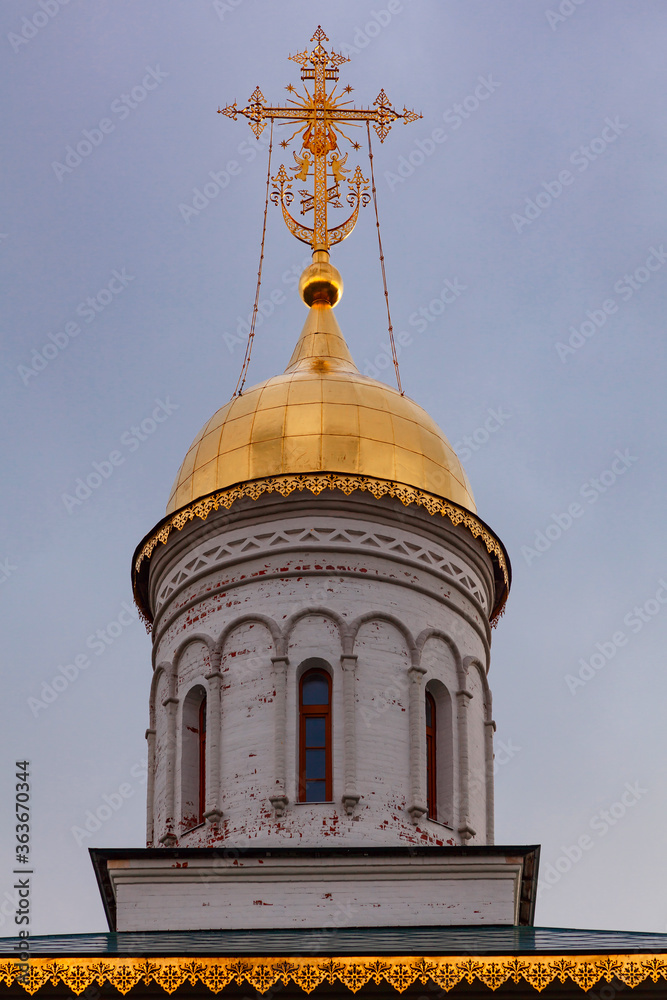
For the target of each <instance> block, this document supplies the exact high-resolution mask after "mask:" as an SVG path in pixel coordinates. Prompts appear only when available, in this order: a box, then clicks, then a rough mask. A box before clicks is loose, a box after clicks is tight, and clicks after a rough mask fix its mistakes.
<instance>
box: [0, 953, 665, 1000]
mask: <svg viewBox="0 0 667 1000" xmlns="http://www.w3.org/2000/svg"><path fill="white" fill-rule="evenodd" d="M646 979H650V980H651V981H652V982H653V983H657V982H658V981H659V980H667V955H651V954H645V955H633V954H630V955H558V956H549V955H521V956H508V955H497V956H485V957H483V958H476V957H470V956H467V957H460V956H455V957H448V956H444V957H437V958H435V957H434V958H419V957H415V956H398V957H385V956H382V957H376V958H373V957H361V958H360V957H344V958H327V959H321V960H319V961H318V960H317V959H316V958H312V957H308V956H304V957H298V958H245V957H244V958H231V957H230V958H218V957H210V958H207V957H203V958H202V957H197V958H193V957H189V958H171V957H168V958H111V957H106V956H90V957H79V958H57V959H54V958H31V959H30V960H29V962H28V963H25V964H23V965H22V964H21V963H19V962H17V961H11V962H6V963H4V964H3V963H0V982H2V981H4V982H5V983H6V984H7V986H8V987H10V988H11V987H12V986H14V987H16V986H22V987H23V989H24V990H25V992H26V993H29V994H33V993H37V991H38V990H40V989H41V988H42V986H45V985H46V984H47V983H48V984H50V985H51V986H57V985H58V984H59V983H63V984H64V985H65V986H66V987H67V988H68V989H69V990H71V991H72V992H73V993H75V994H77V995H78V994H81V993H83V991H84V990H85V989H87V988H88V987H89V986H90V985H91V984H92V983H97V985H98V986H103V985H104V984H107V983H108V984H109V985H110V986H112V987H113V988H114V989H116V990H117V991H118V992H119V993H121V994H125V993H129V991H130V990H131V989H132V988H133V987H134V986H136V985H137V984H138V983H140V982H143V984H144V985H146V986H149V985H150V984H151V983H156V984H157V985H158V986H160V987H161V988H162V989H163V990H164V991H165V992H166V993H173V992H175V991H176V990H177V989H178V988H179V986H182V985H183V984H184V983H186V982H187V983H189V984H190V986H197V985H198V984H199V985H200V987H204V988H206V989H208V990H209V991H210V992H211V993H219V992H220V991H221V990H223V989H224V988H225V987H226V986H229V985H230V984H231V983H235V984H237V985H238V986H242V985H243V984H244V983H247V984H248V985H249V986H251V987H252V988H253V989H255V990H257V991H258V992H259V993H266V991H267V990H269V989H271V987H272V986H274V985H275V984H276V983H278V982H280V983H281V984H282V985H284V986H287V985H288V984H289V983H290V982H291V983H294V984H296V985H297V986H298V987H299V988H300V989H302V990H303V991H304V993H311V992H312V991H313V990H314V989H316V987H318V986H319V985H320V984H321V983H328V984H329V985H331V986H335V985H336V984H341V985H342V986H344V987H346V988H347V989H348V990H351V991H352V992H353V993H356V992H357V991H358V990H360V989H361V988H362V986H365V985H366V984H367V983H370V982H373V983H375V984H376V985H381V984H386V985H389V986H391V987H393V988H394V989H395V990H396V991H397V992H398V993H403V991H404V990H406V989H407V988H408V987H409V986H412V984H413V983H415V982H419V983H421V984H422V985H426V984H427V983H429V982H432V983H434V984H435V985H436V986H438V987H440V989H443V990H451V989H454V988H455V987H456V986H458V984H459V983H463V982H465V983H470V984H472V983H475V982H479V983H483V984H484V985H485V986H487V987H488V988H489V989H492V990H495V989H497V988H498V987H499V986H502V984H503V983H505V982H508V981H511V982H514V983H527V984H528V985H529V986H531V987H532V988H533V989H534V990H537V991H541V990H543V989H544V988H545V987H546V986H548V985H549V983H552V982H554V981H555V980H558V981H559V982H561V983H566V982H570V983H573V984H575V985H576V986H578V987H579V988H580V989H581V990H590V989H591V988H592V987H593V986H595V984H596V983H599V982H601V981H603V982H606V983H610V982H612V980H618V981H620V982H621V983H623V984H624V985H625V986H629V987H630V988H631V989H634V987H635V986H638V985H639V984H640V983H642V982H644V980H646ZM14 995H15V994H14Z"/></svg>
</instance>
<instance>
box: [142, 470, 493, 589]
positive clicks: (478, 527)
mask: <svg viewBox="0 0 667 1000" xmlns="http://www.w3.org/2000/svg"><path fill="white" fill-rule="evenodd" d="M294 490H309V491H310V492H311V493H314V494H315V495H316V496H317V495H318V494H319V493H322V491H323V490H341V492H343V493H345V495H346V496H349V494H350V493H353V492H354V491H355V490H361V491H362V492H367V493H372V494H373V496H374V497H375V498H376V499H378V500H379V499H380V497H384V496H388V497H396V499H397V500H400V501H401V503H402V504H404V505H405V506H406V507H407V506H409V504H411V503H416V504H418V505H419V506H420V507H424V509H425V510H427V511H428V513H429V514H441V515H442V516H443V517H446V518H448V519H449V520H450V521H451V522H452V524H462V525H463V526H464V527H465V528H467V529H468V530H469V531H470V533H471V534H472V535H473V537H475V538H481V539H482V541H483V542H484V545H485V546H486V549H487V552H488V553H489V555H492V556H495V558H496V559H497V561H498V564H499V566H500V569H501V571H502V574H503V579H504V580H505V586H509V573H508V571H507V562H506V560H505V553H504V552H503V550H502V547H501V546H500V544H499V542H498V539H497V538H494V536H493V535H492V534H491V532H490V531H488V530H487V529H486V528H485V527H484V525H483V524H482V523H481V522H480V521H479V520H478V519H477V518H476V517H475V515H474V514H471V513H470V511H467V510H463V509H462V508H461V507H457V506H455V504H453V503H450V502H449V500H443V499H442V497H438V496H435V495H434V494H432V493H425V492H424V491H423V490H418V489H416V488H415V487H414V486H406V485H405V484H404V483H393V482H390V481H389V480H386V479H373V478H371V477H370V476H348V475H341V474H339V473H337V472H322V473H317V472H314V473H302V474H299V475H294V476H274V477H271V478H270V479H253V480H252V481H251V482H249V483H240V484H239V485H237V486H232V487H230V488H228V489H224V490H220V491H219V492H216V493H211V494H209V496H206V497H203V498H202V499H200V500H195V501H194V503H191V504H188V505H187V507H182V508H181V509H180V510H177V511H176V513H175V514H172V515H171V517H169V518H167V520H166V521H165V522H164V523H163V524H162V525H161V526H160V528H159V529H158V530H157V531H156V532H155V533H154V534H153V535H151V537H150V538H149V539H148V541H147V542H146V543H145V544H144V546H143V547H142V549H141V551H140V552H139V554H138V555H137V558H136V560H135V563H134V569H135V572H136V573H138V572H139V570H140V568H141V564H142V562H143V561H144V559H148V558H150V556H151V555H152V554H153V551H154V550H155V547H156V546H157V544H158V542H162V543H164V542H166V541H167V539H168V538H169V535H170V534H171V532H172V531H173V530H174V528H176V529H177V530H178V531H181V529H182V528H184V527H185V525H186V524H187V523H188V521H192V520H194V518H195V517H199V518H201V519H202V521H205V520H206V518H207V517H208V515H209V514H210V513H211V511H213V510H217V509H218V508H219V507H224V508H225V509H226V510H229V508H230V507H231V506H232V504H233V503H234V501H235V500H241V499H242V498H244V497H246V498H249V499H250V500H258V499H259V497H261V496H262V495H263V494H265V493H280V495H281V496H283V497H286V496H289V495H290V493H293V492H294Z"/></svg>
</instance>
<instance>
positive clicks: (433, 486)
mask: <svg viewBox="0 0 667 1000" xmlns="http://www.w3.org/2000/svg"><path fill="white" fill-rule="evenodd" d="M341 291H342V281H341V280H340V275H339V274H338V272H337V271H336V269H335V268H333V267H331V265H329V264H322V263H316V264H313V265H311V267H310V268H307V269H306V271H305V272H304V275H303V276H302V279H301V285H300V292H301V296H302V298H303V299H304V301H305V302H306V303H307V304H308V305H310V311H309V314H308V317H307V319H306V322H305V325H304V328H303V331H302V333H301V336H300V338H299V341H298V343H297V345H296V347H295V349H294V353H293V354H292V357H291V359H290V362H289V364H288V366H287V368H286V369H285V371H284V372H283V374H282V375H276V376H274V377H273V378H270V379H267V380H266V381H265V382H261V383H260V384H259V385H255V386H253V387H252V388H250V389H247V390H246V391H244V392H243V393H242V395H240V396H235V397H234V398H233V399H231V400H230V402H229V403H227V404H226V405H225V406H223V407H221V409H219V410H218V411H217V413H215V414H214V416H212V417H211V419H210V420H209V421H208V423H207V424H205V425H204V427H203V428H202V429H201V431H200V432H199V434H198V435H197V437H196V438H195V439H194V441H193V442H192V445H191V446H190V449H189V451H188V453H187V455H186V456H185V460H184V462H183V464H182V466H181V468H180V470H179V472H178V475H177V476H176V481H175V482H174V485H173V488H172V491H171V495H170V497H169V503H168V504H167V514H171V513H173V512H174V511H176V510H180V509H181V508H182V507H185V506H186V505H188V504H191V503H193V502H194V501H195V500H198V499H199V498H200V497H203V496H206V495H207V494H210V493H213V492H214V491H217V490H223V489H225V488H227V487H230V486H234V485H236V484H238V483H245V482H248V481H250V480H256V479H265V478H268V477H274V476H283V475H296V474H302V473H317V472H328V473H339V474H340V473H343V474H348V475H355V476H365V477H372V478H375V479H382V480H387V481H389V482H392V483H398V484H403V485H405V486H409V487H413V488H416V489H419V490H424V491H425V492H427V493H432V494H435V495H436V496H438V497H444V498H446V499H448V500H451V501H453V502H454V503H455V504H457V505H459V506H460V507H464V508H466V509H467V510H469V511H471V512H472V513H475V501H474V499H473V496H472V491H471V489H470V484H469V482H468V478H467V476H466V474H465V472H464V471H463V467H462V465H461V463H460V461H459V459H458V458H457V456H456V454H455V452H454V450H453V449H452V446H451V445H450V443H449V441H448V440H447V438H446V437H445V435H444V434H443V433H442V431H441V430H440V428H439V427H438V425H437V424H436V423H435V422H434V421H433V420H432V419H431V417H430V416H429V415H428V413H426V411H425V410H423V409H422V407H421V406H419V405H418V404H417V403H415V402H413V401H412V400H411V399H408V398H407V397H406V396H402V395H401V394H400V393H399V392H398V391H397V390H396V389H392V388H391V387H390V386H388V385H385V384H384V383H383V382H378V381H376V380H375V379H372V378H368V377H367V376H365V375H362V374H361V373H360V372H359V370H358V369H357V367H356V365H355V364H354V361H353V360H352V357H351V355H350V352H349V350H348V347H347V344H346V343H345V339H344V337H343V335H342V333H341V330H340V327H339V325H338V323H337V321H336V318H335V316H334V314H333V308H332V306H333V305H334V304H335V303H336V301H337V300H338V298H339V297H340V294H341Z"/></svg>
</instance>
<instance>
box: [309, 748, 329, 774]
mask: <svg viewBox="0 0 667 1000" xmlns="http://www.w3.org/2000/svg"><path fill="white" fill-rule="evenodd" d="M326 773H327V772H326V752H325V751H324V750H306V781H310V780H311V779H316V780H318V781H319V780H320V779H324V778H325V777H326Z"/></svg>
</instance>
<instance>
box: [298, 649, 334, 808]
mask: <svg viewBox="0 0 667 1000" xmlns="http://www.w3.org/2000/svg"><path fill="white" fill-rule="evenodd" d="M315 674H317V675H319V676H321V677H322V678H324V679H325V680H326V682H327V687H328V691H329V702H328V704H327V705H304V703H303V685H304V682H305V681H306V680H308V678H309V677H313V676H314V675H315ZM331 693H332V686H331V675H330V674H329V672H328V671H327V670H323V669H322V668H321V667H312V668H311V669H310V670H306V672H305V673H304V675H303V677H302V678H301V680H300V681H299V802H306V801H307V800H306V749H307V748H306V719H308V718H311V717H312V716H316V717H317V718H322V717H324V720H325V723H324V741H325V742H324V753H325V757H324V760H325V768H324V799H321V800H318V801H322V802H332V801H333V789H332V752H331ZM320 780H321V779H320Z"/></svg>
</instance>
